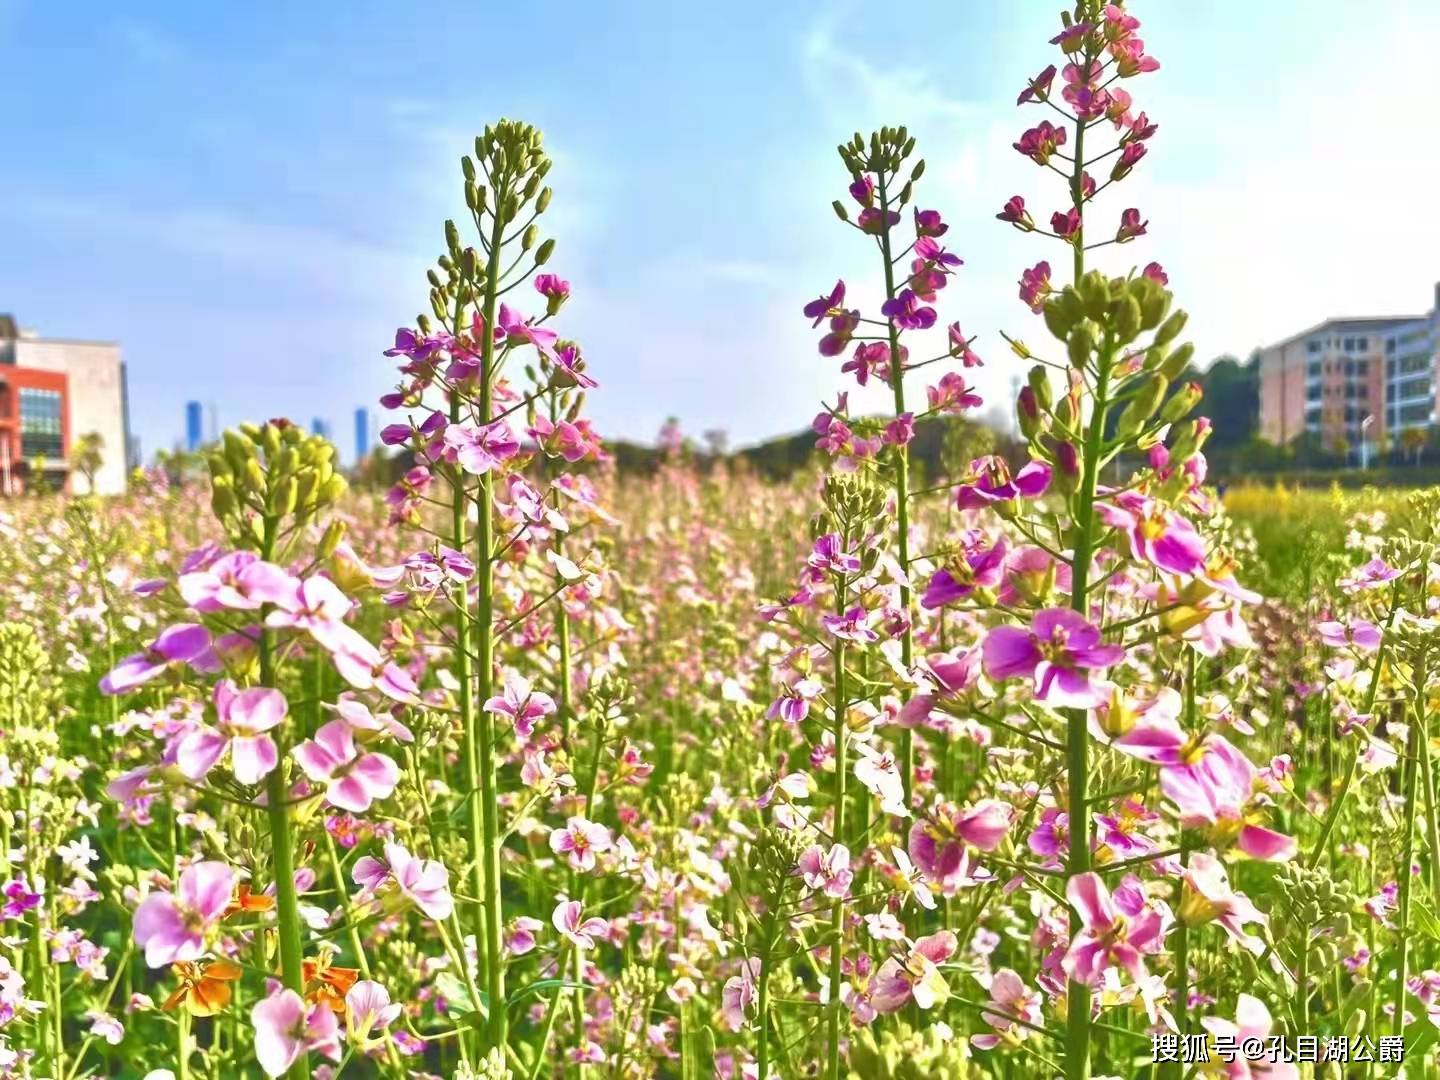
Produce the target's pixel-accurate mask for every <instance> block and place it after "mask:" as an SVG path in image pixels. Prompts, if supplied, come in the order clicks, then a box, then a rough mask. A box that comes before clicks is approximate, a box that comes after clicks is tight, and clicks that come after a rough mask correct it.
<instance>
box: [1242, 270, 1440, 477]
mask: <svg viewBox="0 0 1440 1080" xmlns="http://www.w3.org/2000/svg"><path fill="white" fill-rule="evenodd" d="M1437 386H1440V284H1437V285H1436V286H1435V306H1434V308H1433V309H1432V310H1431V311H1430V312H1429V314H1425V315H1398V316H1391V317H1380V318H1375V317H1366V318H1353V319H1328V320H1326V321H1325V322H1323V323H1320V324H1319V325H1318V326H1312V327H1310V329H1308V330H1303V331H1301V332H1300V333H1298V334H1296V335H1294V336H1293V337H1289V338H1286V339H1285V340H1284V341H1281V342H1278V343H1277V344H1274V345H1271V346H1270V347H1269V348H1266V349H1262V350H1261V351H1260V435H1261V437H1262V438H1264V439H1267V440H1269V441H1270V442H1273V443H1276V444H1278V445H1284V444H1286V443H1289V442H1292V441H1294V440H1295V439H1296V438H1298V437H1299V436H1301V435H1304V434H1307V433H1309V434H1312V435H1317V436H1319V438H1320V440H1321V443H1322V444H1323V445H1324V446H1326V447H1327V448H1331V449H1334V448H1337V447H1342V446H1343V447H1349V448H1355V449H1359V448H1360V447H1361V446H1362V445H1363V446H1365V447H1367V448H1375V447H1378V446H1382V445H1385V443H1386V442H1392V445H1393V440H1394V439H1395V438H1397V437H1399V436H1400V435H1401V433H1402V432H1404V431H1405V430H1406V429H1412V428H1419V429H1427V428H1429V427H1431V426H1432V425H1433V424H1435V423H1436V421H1437V411H1436V388H1437Z"/></svg>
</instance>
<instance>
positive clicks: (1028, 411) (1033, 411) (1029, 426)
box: [1015, 386, 1043, 439]
mask: <svg viewBox="0 0 1440 1080" xmlns="http://www.w3.org/2000/svg"><path fill="white" fill-rule="evenodd" d="M1015 418H1016V421H1017V422H1018V423H1019V425H1020V434H1022V435H1024V436H1025V438H1027V439H1033V438H1034V437H1035V436H1036V434H1038V433H1039V431H1040V430H1041V421H1042V420H1043V417H1042V415H1041V413H1040V406H1039V403H1038V402H1037V401H1036V400H1035V391H1034V390H1032V389H1031V388H1030V387H1028V386H1025V387H1021V389H1020V395H1019V396H1018V397H1017V398H1016V399H1015Z"/></svg>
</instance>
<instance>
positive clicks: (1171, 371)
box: [1160, 341, 1195, 382]
mask: <svg viewBox="0 0 1440 1080" xmlns="http://www.w3.org/2000/svg"><path fill="white" fill-rule="evenodd" d="M1194 355H1195V346H1194V345H1192V344H1190V342H1188V341H1187V342H1185V344H1183V345H1181V346H1180V347H1179V348H1178V349H1176V350H1175V351H1174V352H1172V353H1171V354H1170V355H1169V356H1168V357H1167V358H1166V360H1165V363H1163V364H1161V365H1160V374H1161V375H1164V376H1165V377H1166V378H1167V379H1169V380H1170V381H1171V382H1174V381H1175V380H1176V379H1178V378H1180V376H1181V375H1184V374H1185V369H1186V368H1188V367H1189V366H1190V358H1191V357H1192V356H1194Z"/></svg>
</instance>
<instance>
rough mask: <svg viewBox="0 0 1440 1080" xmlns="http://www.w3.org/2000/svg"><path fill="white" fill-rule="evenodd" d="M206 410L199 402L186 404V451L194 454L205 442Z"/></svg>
mask: <svg viewBox="0 0 1440 1080" xmlns="http://www.w3.org/2000/svg"><path fill="white" fill-rule="evenodd" d="M204 431H205V410H204V409H202V408H201V407H200V402H198V401H187V402H186V403H185V449H186V450H189V451H190V452H191V453H192V454H193V453H194V452H195V451H196V450H199V449H200V444H201V443H202V442H204V441H205V434H204Z"/></svg>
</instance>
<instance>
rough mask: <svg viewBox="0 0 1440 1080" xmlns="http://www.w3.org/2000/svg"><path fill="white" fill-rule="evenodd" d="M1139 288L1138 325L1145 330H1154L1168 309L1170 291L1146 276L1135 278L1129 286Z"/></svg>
mask: <svg viewBox="0 0 1440 1080" xmlns="http://www.w3.org/2000/svg"><path fill="white" fill-rule="evenodd" d="M1137 287H1138V288H1140V289H1141V290H1143V291H1142V292H1141V293H1140V296H1139V299H1140V315H1141V319H1140V325H1141V326H1143V327H1144V328H1145V329H1146V330H1154V329H1155V328H1156V327H1157V326H1159V325H1160V324H1161V323H1162V322H1163V321H1164V319H1165V315H1166V313H1167V312H1168V311H1169V310H1170V301H1171V299H1172V297H1171V294H1170V291H1169V290H1168V289H1165V288H1163V287H1162V286H1161V285H1160V284H1159V283H1158V282H1156V281H1153V280H1151V279H1150V278H1148V277H1141V278H1136V279H1134V281H1133V282H1132V284H1131V288H1132V289H1134V288H1137Z"/></svg>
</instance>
